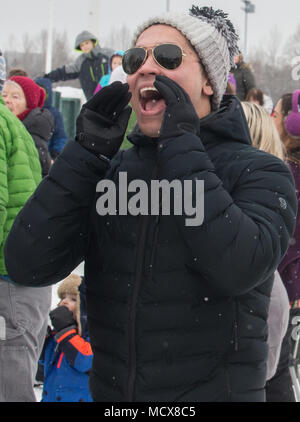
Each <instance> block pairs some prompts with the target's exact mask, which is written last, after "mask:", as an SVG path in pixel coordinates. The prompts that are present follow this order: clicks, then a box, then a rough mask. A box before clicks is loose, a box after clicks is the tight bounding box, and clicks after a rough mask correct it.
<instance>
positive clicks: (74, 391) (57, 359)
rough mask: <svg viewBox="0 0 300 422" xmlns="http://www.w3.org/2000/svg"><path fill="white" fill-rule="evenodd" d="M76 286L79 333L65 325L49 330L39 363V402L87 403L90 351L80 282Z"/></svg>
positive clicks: (84, 303) (89, 397)
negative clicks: (41, 367)
mask: <svg viewBox="0 0 300 422" xmlns="http://www.w3.org/2000/svg"><path fill="white" fill-rule="evenodd" d="M82 286H83V288H82V289H80V321H81V328H82V335H81V336H80V335H79V334H78V332H77V329H76V328H75V326H74V327H68V328H66V329H65V330H62V331H60V332H59V333H55V332H54V331H51V330H49V336H48V337H47V338H46V342H45V346H44V351H43V354H42V357H41V360H40V363H41V364H42V365H44V388H43V394H42V400H41V401H42V402H91V401H93V400H92V397H91V395H90V392H89V385H88V382H89V371H90V369H91V367H92V361H93V353H92V349H91V345H90V339H89V335H88V330H87V318H86V309H85V308H86V302H85V292H84V288H85V286H84V283H82Z"/></svg>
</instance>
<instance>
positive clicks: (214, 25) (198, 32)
mask: <svg viewBox="0 0 300 422" xmlns="http://www.w3.org/2000/svg"><path fill="white" fill-rule="evenodd" d="M155 24H165V25H170V26H172V27H174V28H176V29H177V30H179V31H180V32H181V33H182V34H183V35H184V36H185V37H186V38H187V39H188V40H189V42H190V43H191V44H192V46H193V47H194V49H195V51H196V53H197V54H198V56H199V59H200V61H201V63H202V65H203V67H204V70H205V71H206V73H207V77H208V79H209V82H210V84H211V86H212V89H213V91H214V94H213V96H212V109H213V110H216V109H217V108H218V107H219V105H220V102H221V99H222V97H223V95H224V93H225V91H226V86H227V82H228V75H229V71H230V69H231V68H232V67H233V66H234V56H235V55H236V54H239V49H238V46H237V41H238V36H237V34H236V33H235V30H234V27H233V25H232V23H231V22H230V21H229V20H228V19H227V14H226V13H224V12H222V11H221V10H216V11H214V10H213V9H212V8H211V7H210V8H209V7H202V8H198V7H196V6H193V7H192V8H191V9H190V14H173V13H166V14H163V15H160V16H154V17H152V18H150V19H148V20H146V21H145V22H144V23H143V24H141V25H140V26H139V27H138V28H137V30H136V31H135V33H134V36H133V41H132V45H135V43H136V41H137V39H138V37H139V36H140V34H141V33H142V32H143V31H144V30H145V29H147V28H148V27H149V26H152V25H155Z"/></svg>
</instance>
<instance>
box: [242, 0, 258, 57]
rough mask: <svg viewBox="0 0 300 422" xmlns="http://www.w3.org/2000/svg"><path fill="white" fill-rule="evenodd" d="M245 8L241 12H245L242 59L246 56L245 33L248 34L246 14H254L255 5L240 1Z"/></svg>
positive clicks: (246, 0) (243, 0)
mask: <svg viewBox="0 0 300 422" xmlns="http://www.w3.org/2000/svg"><path fill="white" fill-rule="evenodd" d="M242 2H243V3H244V4H245V7H244V8H243V7H242V10H244V12H245V39H244V57H246V55H247V32H248V13H254V12H255V5H254V4H253V3H251V1H249V0H242Z"/></svg>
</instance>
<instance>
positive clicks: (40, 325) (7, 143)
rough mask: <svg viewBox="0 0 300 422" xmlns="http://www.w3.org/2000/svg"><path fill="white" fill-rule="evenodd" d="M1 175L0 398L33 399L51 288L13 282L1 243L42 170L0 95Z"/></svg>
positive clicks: (26, 134) (24, 132) (28, 138)
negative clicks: (20, 284) (24, 285)
mask: <svg viewBox="0 0 300 422" xmlns="http://www.w3.org/2000/svg"><path fill="white" fill-rule="evenodd" d="M0 175H1V176H0V368H1V370H0V402H33V401H36V397H35V393H34V388H33V387H34V377H35V374H36V369H37V363H38V358H39V356H40V353H41V349H42V346H43V340H44V338H45V334H46V329H47V315H48V312H49V310H50V305H51V288H50V287H42V288H38V289H35V288H31V287H23V286H19V285H16V284H15V283H14V282H13V280H11V279H10V278H9V276H8V275H7V270H6V266H5V262H4V252H3V248H4V244H5V240H6V238H7V235H8V233H9V231H10V229H11V226H12V224H13V222H14V220H15V218H16V216H17V214H18V213H19V211H20V210H21V208H22V207H23V206H24V204H25V202H26V201H27V200H28V198H29V197H30V196H31V195H32V194H33V192H34V191H35V189H36V188H37V186H38V185H39V183H40V181H41V179H42V173H41V165H40V161H39V156H38V152H37V149H36V147H35V144H34V141H33V139H32V137H31V135H30V134H29V132H28V131H27V130H26V128H25V126H24V125H23V123H22V122H21V121H20V120H19V119H18V118H17V117H16V116H14V115H13V113H12V112H11V111H10V110H9V109H8V108H7V107H6V106H5V105H4V102H3V100H2V98H1V96H0ZM33 224H34V222H33ZM28 229H29V230H30V228H29V227H28Z"/></svg>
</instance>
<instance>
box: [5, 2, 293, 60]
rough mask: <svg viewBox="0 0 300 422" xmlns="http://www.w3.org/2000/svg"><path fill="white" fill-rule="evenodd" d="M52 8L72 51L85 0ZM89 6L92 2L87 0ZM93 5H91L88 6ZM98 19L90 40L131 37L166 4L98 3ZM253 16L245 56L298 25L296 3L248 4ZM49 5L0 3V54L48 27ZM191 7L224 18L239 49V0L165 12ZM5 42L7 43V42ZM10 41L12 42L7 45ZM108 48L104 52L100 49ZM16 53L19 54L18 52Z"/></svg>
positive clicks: (85, 18)
mask: <svg viewBox="0 0 300 422" xmlns="http://www.w3.org/2000/svg"><path fill="white" fill-rule="evenodd" d="M52 1H53V2H54V5H55V10H54V27H55V29H56V30H57V31H63V30H64V29H65V30H66V31H67V34H68V38H69V41H70V43H71V44H72V45H73V42H74V39H75V37H76V35H77V34H78V33H79V32H81V31H82V30H85V29H91V28H89V27H88V23H89V13H88V12H89V0H52ZM91 1H93V0H91ZM94 1H97V0H94ZM98 1H99V3H100V18H99V27H98V33H97V34H95V35H96V36H99V37H100V45H101V38H102V39H105V38H106V37H108V34H109V33H110V31H111V30H112V29H113V28H118V27H120V26H122V25H123V24H125V25H126V26H127V27H128V28H129V29H130V30H131V31H133V30H134V29H135V27H136V26H137V25H138V24H139V23H140V22H142V21H143V20H145V18H147V17H148V16H151V15H153V14H157V13H161V12H164V11H165V10H166V5H167V0H98ZM251 1H252V3H254V4H255V13H254V14H249V15H248V52H249V51H250V50H251V48H254V47H256V46H258V45H261V44H263V43H266V42H267V41H269V39H270V31H272V30H273V29H274V27H277V28H278V31H279V32H280V34H281V36H282V38H283V41H286V40H287V39H288V36H289V35H291V34H292V33H293V32H295V31H296V28H297V26H298V25H300V0H251ZM48 4H49V0H26V1H22V0H14V1H9V0H5V1H3V2H1V24H0V48H2V49H3V50H4V51H5V49H9V47H10V46H11V45H12V44H13V45H18V46H20V47H21V45H22V44H21V42H22V41H21V40H22V37H23V36H24V34H25V33H28V34H30V35H37V34H38V33H39V32H40V31H41V30H42V29H46V28H47V27H48ZM192 4H195V5H198V6H213V7H214V8H219V9H223V10H224V11H226V12H227V13H228V14H229V17H230V19H231V21H232V22H233V24H234V26H235V27H236V30H237V32H238V33H239V35H240V40H241V41H240V47H241V49H243V47H244V27H245V24H244V23H245V13H244V12H243V11H242V10H241V8H242V6H243V3H242V0H226V1H225V0H212V1H210V0H207V1H203V0H201V1H196V0H194V1H193V0H169V5H170V10H171V11H176V12H182V11H187V10H188V9H189V8H190V7H191V5H192ZM10 39H11V41H10ZM12 40H13V42H12ZM106 47H109V46H106ZM20 49H21V48H20Z"/></svg>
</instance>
